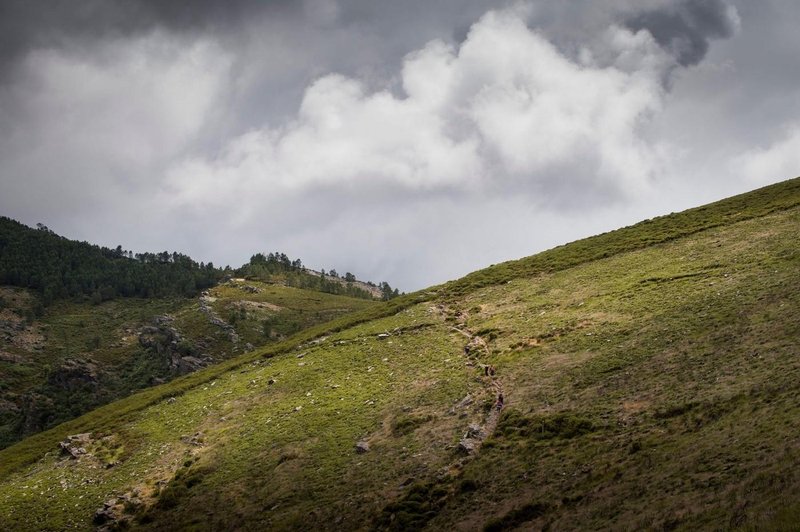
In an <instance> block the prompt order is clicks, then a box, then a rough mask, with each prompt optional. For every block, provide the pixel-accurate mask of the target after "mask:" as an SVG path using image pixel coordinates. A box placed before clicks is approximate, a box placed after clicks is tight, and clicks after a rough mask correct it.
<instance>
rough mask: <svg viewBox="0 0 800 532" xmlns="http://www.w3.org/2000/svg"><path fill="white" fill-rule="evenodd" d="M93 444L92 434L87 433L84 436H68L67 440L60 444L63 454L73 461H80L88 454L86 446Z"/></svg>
mask: <svg viewBox="0 0 800 532" xmlns="http://www.w3.org/2000/svg"><path fill="white" fill-rule="evenodd" d="M91 442H92V434H91V433H89V432H85V433H83V434H73V435H72V436H67V439H65V440H64V441H62V442H61V443H59V444H58V446H59V447H60V448H61V453H62V454H65V455H67V456H69V457H70V458H73V459H76V460H77V459H78V458H80V457H81V456H83V455H85V454H87V452H86V446H88V445H89V444H90V443H91Z"/></svg>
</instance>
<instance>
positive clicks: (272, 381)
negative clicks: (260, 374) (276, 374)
mask: <svg viewBox="0 0 800 532" xmlns="http://www.w3.org/2000/svg"><path fill="white" fill-rule="evenodd" d="M267 384H275V379H270V380H268V381H267Z"/></svg>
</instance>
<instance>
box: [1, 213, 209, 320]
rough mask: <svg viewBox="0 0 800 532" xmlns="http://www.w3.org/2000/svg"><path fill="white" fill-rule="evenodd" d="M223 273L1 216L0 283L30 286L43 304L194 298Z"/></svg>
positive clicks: (176, 258) (166, 255) (174, 255)
mask: <svg viewBox="0 0 800 532" xmlns="http://www.w3.org/2000/svg"><path fill="white" fill-rule="evenodd" d="M221 277H222V272H221V271H220V270H219V269H217V268H214V265H213V264H211V263H208V264H202V263H197V262H195V261H194V260H192V259H191V258H190V257H188V256H186V255H182V254H180V253H169V252H167V251H164V252H162V253H141V254H136V255H134V254H133V253H132V252H128V251H124V250H123V249H122V247H121V246H118V247H117V249H109V248H106V247H101V246H96V245H92V244H89V243H87V242H77V241H74V240H69V239H67V238H64V237H61V236H58V235H57V234H55V233H54V232H52V231H51V230H49V229H48V228H46V227H44V226H41V225H40V226H39V228H38V229H32V228H30V227H28V226H26V225H24V224H21V223H19V222H16V221H14V220H12V219H10V218H6V217H0V285H3V284H5V285H12V286H19V287H22V288H31V289H34V290H36V291H38V292H39V293H40V294H41V296H42V302H43V303H44V305H48V304H50V303H51V302H53V301H54V300H56V299H63V298H68V297H76V296H87V297H91V298H94V299H95V300H96V301H98V302H99V301H105V300H108V299H113V298H115V297H120V296H122V297H132V296H137V297H164V296H195V295H197V294H198V293H199V292H200V291H201V290H204V289H205V288H208V287H210V286H213V285H214V284H216V282H217V281H218V280H219V279H220V278H221Z"/></svg>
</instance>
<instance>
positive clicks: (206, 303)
mask: <svg viewBox="0 0 800 532" xmlns="http://www.w3.org/2000/svg"><path fill="white" fill-rule="evenodd" d="M214 301H216V300H215V298H213V297H211V296H209V295H207V293H205V292H204V293H203V295H202V296H200V312H202V313H203V314H205V315H206V316H207V317H208V322H209V323H210V324H211V325H215V326H217V327H219V328H220V329H222V330H224V331H225V332H226V333H227V335H228V338H229V339H230V341H231V342H232V343H234V344H238V343H239V335H238V333H237V332H236V329H234V328H233V325H231V324H229V323H227V322H226V321H225V320H223V319H222V318H220V317H219V316H218V315H217V313H216V312H215V311H214V309H213V308H212V307H211V303H212V302H214Z"/></svg>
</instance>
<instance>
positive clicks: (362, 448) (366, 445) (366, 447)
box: [356, 440, 369, 454]
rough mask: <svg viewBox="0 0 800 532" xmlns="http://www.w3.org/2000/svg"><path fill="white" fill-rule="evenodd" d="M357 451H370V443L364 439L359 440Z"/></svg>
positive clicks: (361, 452) (360, 452)
mask: <svg viewBox="0 0 800 532" xmlns="http://www.w3.org/2000/svg"><path fill="white" fill-rule="evenodd" d="M356 452H357V453H359V454H363V453H368V452H369V443H367V442H366V441H364V440H361V441H359V442H358V443H356Z"/></svg>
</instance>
